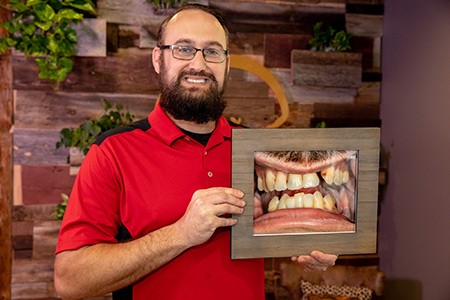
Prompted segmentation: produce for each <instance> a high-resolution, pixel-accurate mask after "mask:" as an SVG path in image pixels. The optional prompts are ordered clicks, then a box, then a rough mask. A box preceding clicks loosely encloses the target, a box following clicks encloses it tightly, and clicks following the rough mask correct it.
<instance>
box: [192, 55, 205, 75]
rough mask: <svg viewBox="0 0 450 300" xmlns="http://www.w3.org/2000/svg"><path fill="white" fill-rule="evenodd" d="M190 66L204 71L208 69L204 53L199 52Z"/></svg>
mask: <svg viewBox="0 0 450 300" xmlns="http://www.w3.org/2000/svg"><path fill="white" fill-rule="evenodd" d="M190 65H191V67H192V68H195V69H200V70H203V69H205V68H206V60H205V58H204V57H203V52H202V51H197V52H196V53H195V56H194V58H193V59H191V61H190Z"/></svg>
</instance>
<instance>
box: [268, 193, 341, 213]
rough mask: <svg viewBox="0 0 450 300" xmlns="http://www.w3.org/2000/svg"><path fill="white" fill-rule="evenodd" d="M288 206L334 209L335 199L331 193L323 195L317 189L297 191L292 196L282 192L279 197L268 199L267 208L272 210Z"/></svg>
mask: <svg viewBox="0 0 450 300" xmlns="http://www.w3.org/2000/svg"><path fill="white" fill-rule="evenodd" d="M290 208H317V209H321V210H325V211H330V212H335V211H336V199H335V198H334V197H333V196H331V195H329V194H328V195H325V197H324V196H323V195H322V193H320V192H319V191H317V192H315V193H314V194H305V193H297V194H295V195H294V196H289V195H288V194H283V196H281V199H280V198H279V197H278V196H274V197H273V198H272V200H270V201H269V205H268V208H267V210H268V211H269V212H273V211H276V210H279V209H290Z"/></svg>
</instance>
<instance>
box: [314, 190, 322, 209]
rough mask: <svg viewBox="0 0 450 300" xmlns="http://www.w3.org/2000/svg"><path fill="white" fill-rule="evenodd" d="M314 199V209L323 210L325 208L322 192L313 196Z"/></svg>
mask: <svg viewBox="0 0 450 300" xmlns="http://www.w3.org/2000/svg"><path fill="white" fill-rule="evenodd" d="M313 198H314V203H313V207H314V208H318V209H323V207H324V206H323V197H322V194H321V193H320V192H315V193H314V194H313Z"/></svg>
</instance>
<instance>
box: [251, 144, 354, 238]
mask: <svg viewBox="0 0 450 300" xmlns="http://www.w3.org/2000/svg"><path fill="white" fill-rule="evenodd" d="M357 172H358V151H356V150H303V151H257V152H255V153H254V203H253V234H254V235H255V236H258V235H274V234H287V235H293V234H320V233H340V232H345V233H353V232H355V230H356V218H355V216H356V214H355V210H356V203H357V193H356V191H357V188H356V183H357Z"/></svg>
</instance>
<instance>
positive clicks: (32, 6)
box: [0, 0, 95, 89]
mask: <svg viewBox="0 0 450 300" xmlns="http://www.w3.org/2000/svg"><path fill="white" fill-rule="evenodd" d="M0 1H1V2H0V5H1V6H2V7H3V8H6V9H7V10H9V11H11V12H12V17H11V19H10V20H8V21H7V22H4V23H2V24H0V25H1V26H3V27H4V28H5V29H6V30H7V32H8V33H9V35H8V36H7V37H4V38H0V53H4V52H6V51H7V50H8V49H9V48H14V49H15V50H16V51H19V52H22V53H24V54H25V55H27V56H33V57H35V60H36V63H37V65H38V67H39V78H42V79H47V80H50V82H51V83H52V86H53V88H54V89H58V88H59V84H60V82H62V81H64V79H65V78H66V77H67V75H68V74H69V73H70V72H71V71H72V68H73V61H72V59H71V56H74V55H76V50H75V44H76V42H77V39H78V37H77V33H76V31H75V30H74V29H73V28H72V27H71V25H72V24H74V23H77V22H79V21H81V20H82V19H83V17H84V15H85V14H92V15H93V14H95V5H94V3H93V2H92V1H91V0H26V1H25V0H9V1H7V2H6V1H5V0H0Z"/></svg>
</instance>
